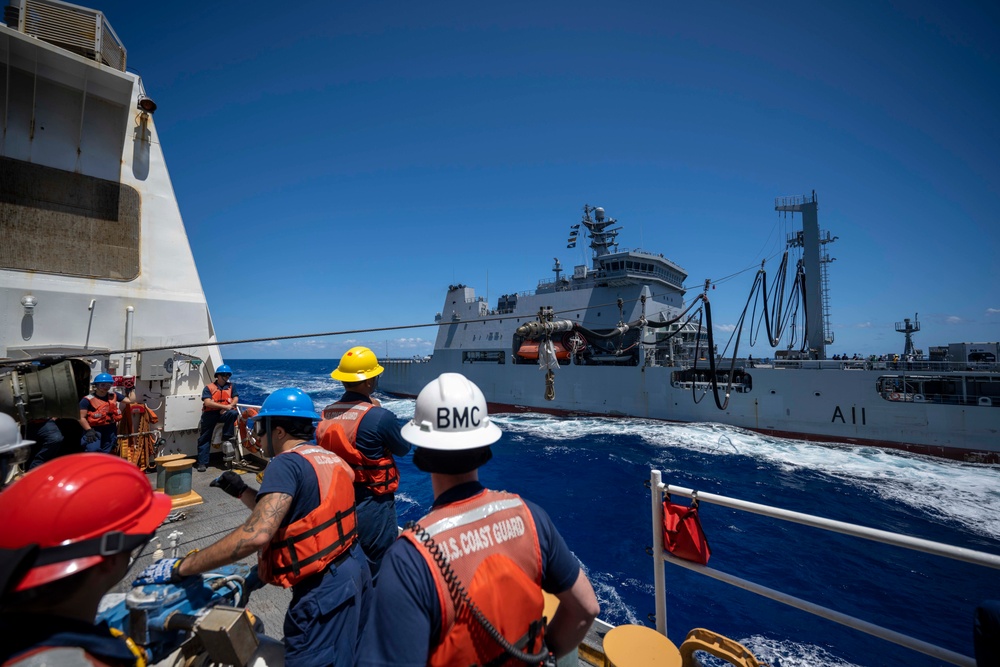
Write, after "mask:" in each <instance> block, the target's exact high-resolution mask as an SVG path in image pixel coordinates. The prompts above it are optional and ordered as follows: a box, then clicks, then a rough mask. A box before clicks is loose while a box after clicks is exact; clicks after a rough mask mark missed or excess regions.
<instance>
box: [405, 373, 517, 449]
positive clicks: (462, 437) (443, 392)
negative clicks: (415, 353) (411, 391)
mask: <svg viewBox="0 0 1000 667" xmlns="http://www.w3.org/2000/svg"><path fill="white" fill-rule="evenodd" d="M402 434H403V438H405V439H406V440H407V441H409V442H411V443H413V444H414V445H416V446H417V447H424V448H426V449H438V450H444V451H460V450H463V449H475V448H477V447H485V446H486V445H492V444H493V443H494V442H496V441H497V440H499V439H500V436H501V435H503V431H501V430H500V427H499V426H497V425H496V424H494V423H493V422H492V421H490V418H489V415H488V414H487V412H486V397H485V396H483V392H482V391H480V390H479V387H477V386H476V385H475V383H473V382H472V381H471V380H469V379H468V378H467V377H465V376H464V375H462V374H460V373H442V374H441V375H439V376H438V378H437V379H436V380H432V381H431V382H430V383H428V385H427V386H426V387H424V388H423V389H421V390H420V395H419V396H417V405H416V408H415V409H414V410H413V419H411V420H410V422H409V423H408V424H406V425H405V426H403V429H402Z"/></svg>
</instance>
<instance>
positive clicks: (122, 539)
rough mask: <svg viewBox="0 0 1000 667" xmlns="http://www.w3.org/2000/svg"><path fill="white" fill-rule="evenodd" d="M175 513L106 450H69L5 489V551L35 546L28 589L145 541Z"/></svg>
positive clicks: (0, 539) (1, 539)
mask: <svg viewBox="0 0 1000 667" xmlns="http://www.w3.org/2000/svg"><path fill="white" fill-rule="evenodd" d="M169 513H170V497H169V496H167V495H166V494H164V493H157V492H154V491H153V488H152V486H151V485H150V483H149V480H147V479H146V476H145V475H144V474H143V473H142V472H141V471H140V470H139V469H138V468H136V467H135V466H134V465H132V464H131V463H129V462H128V461H125V460H123V459H120V458H117V457H114V456H110V455H108V454H102V453H85V454H70V455H69V456H63V457H60V458H57V459H55V460H53V461H50V462H48V463H46V464H44V465H41V466H39V467H37V468H35V469H34V470H32V471H30V472H28V474H26V475H25V476H24V477H22V478H21V479H19V480H17V481H16V482H14V483H13V484H11V485H10V486H8V487H7V488H6V489H4V490H3V492H0V516H2V517H3V524H4V528H3V530H2V531H0V548H4V549H20V548H23V547H26V546H29V545H32V544H37V545H38V546H39V547H40V548H41V551H40V553H39V556H38V558H37V560H36V561H35V566H34V567H32V569H31V570H29V571H28V574H27V575H25V577H24V579H23V580H21V582H20V583H19V584H17V586H15V587H14V588H13V590H14V591H23V590H27V589H29V588H35V587H36V586H41V585H42V584H47V583H49V582H52V581H56V580H58V579H62V578H63V577H68V576H69V575H71V574H75V573H77V572H80V571H81V570H85V569H87V568H89V567H93V566H94V565H97V564H98V563H100V562H101V561H103V560H104V559H105V558H106V557H107V556H111V555H114V554H117V553H121V552H123V551H128V550H131V549H133V548H135V547H137V546H139V545H141V544H143V543H144V542H145V541H146V540H147V539H148V538H149V536H151V535H152V534H153V533H154V532H155V531H156V529H157V528H158V527H159V525H160V524H161V523H163V519H164V518H166V516H167V514H169Z"/></svg>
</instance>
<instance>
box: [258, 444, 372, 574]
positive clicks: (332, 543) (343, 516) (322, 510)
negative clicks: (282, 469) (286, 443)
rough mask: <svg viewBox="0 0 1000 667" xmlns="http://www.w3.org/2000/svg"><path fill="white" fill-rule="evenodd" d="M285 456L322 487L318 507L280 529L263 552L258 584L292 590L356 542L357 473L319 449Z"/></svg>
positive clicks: (304, 449) (308, 447)
mask: <svg viewBox="0 0 1000 667" xmlns="http://www.w3.org/2000/svg"><path fill="white" fill-rule="evenodd" d="M285 454H296V455H298V456H301V457H303V458H305V459H306V460H307V461H308V462H309V463H310V465H312V467H313V470H314V471H315V472H316V480H317V481H318V482H319V505H317V506H316V509H314V510H313V511H312V512H310V513H309V514H307V515H306V516H304V517H302V518H301V519H299V520H298V521H295V522H293V523H290V524H289V525H287V526H285V527H283V528H279V529H278V532H276V533H275V534H274V537H272V538H271V541H270V542H269V543H268V544H267V546H265V547H264V548H263V549H261V552H260V557H259V558H258V563H257V567H258V570H259V573H260V578H261V579H262V580H264V581H266V582H267V583H269V584H275V585H278V586H283V587H284V588H288V587H290V586H294V585H295V584H297V583H299V582H300V581H302V580H303V579H305V578H307V577H310V576H312V575H314V574H316V573H318V572H322V571H323V570H325V569H326V567H327V565H329V564H330V563H332V562H333V561H335V560H336V559H337V558H338V557H339V556H340V555H341V554H344V553H346V552H347V550H348V549H350V548H351V545H352V544H354V542H355V541H356V540H357V537H358V530H357V517H356V516H355V514H354V473H353V472H352V471H351V468H350V466H348V465H347V464H346V463H345V462H344V461H343V459H341V458H340V457H339V456H337V455H336V454H333V453H332V452H329V451H327V450H325V449H323V448H322V447H317V446H316V445H310V444H305V445H299V446H298V447H296V448H294V449H291V450H289V451H287V452H282V453H281V454H279V455H278V456H283V455H285Z"/></svg>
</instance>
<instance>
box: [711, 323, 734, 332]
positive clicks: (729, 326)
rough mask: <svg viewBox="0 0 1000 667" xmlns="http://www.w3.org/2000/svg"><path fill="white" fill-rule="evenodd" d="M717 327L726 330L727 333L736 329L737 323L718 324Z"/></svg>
mask: <svg viewBox="0 0 1000 667" xmlns="http://www.w3.org/2000/svg"><path fill="white" fill-rule="evenodd" d="M715 328H716V329H718V330H719V331H725V332H726V333H729V332H731V331H736V325H735V324H716V325H715Z"/></svg>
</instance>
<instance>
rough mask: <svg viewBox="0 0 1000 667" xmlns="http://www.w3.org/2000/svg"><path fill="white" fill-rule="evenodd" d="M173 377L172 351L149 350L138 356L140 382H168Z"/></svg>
mask: <svg viewBox="0 0 1000 667" xmlns="http://www.w3.org/2000/svg"><path fill="white" fill-rule="evenodd" d="M173 376H174V351H173V350H150V351H148V352H142V353H140V354H139V378H140V379H141V380H149V381H153V380H170V379H172V378H173Z"/></svg>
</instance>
